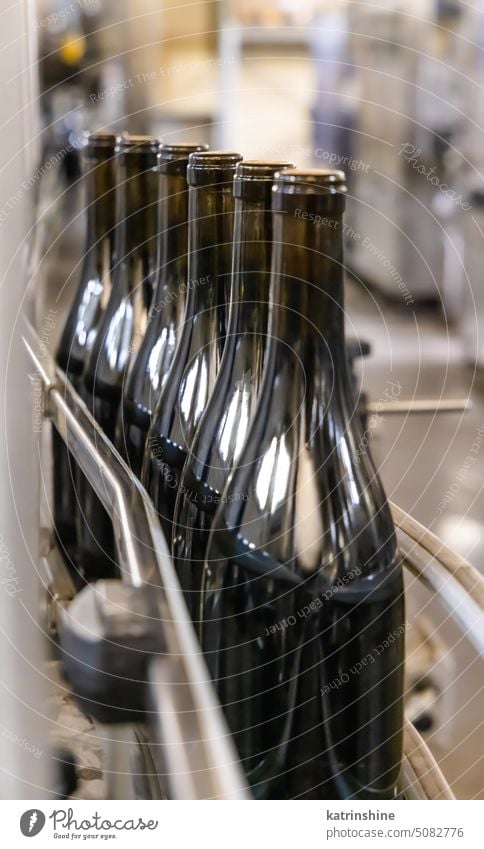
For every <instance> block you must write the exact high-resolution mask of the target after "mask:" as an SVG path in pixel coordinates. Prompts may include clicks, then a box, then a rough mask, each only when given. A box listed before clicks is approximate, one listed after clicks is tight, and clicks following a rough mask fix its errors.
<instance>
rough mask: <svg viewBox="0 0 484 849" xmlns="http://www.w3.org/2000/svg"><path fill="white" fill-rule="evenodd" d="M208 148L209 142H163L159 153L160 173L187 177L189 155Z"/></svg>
mask: <svg viewBox="0 0 484 849" xmlns="http://www.w3.org/2000/svg"><path fill="white" fill-rule="evenodd" d="M207 150H208V144H196V143H188V142H187V143H186V144H162V145H161V147H160V150H159V153H158V164H159V167H160V174H176V175H180V176H183V177H186V172H187V167H188V157H189V156H190V154H192V153H202V152H203V151H207Z"/></svg>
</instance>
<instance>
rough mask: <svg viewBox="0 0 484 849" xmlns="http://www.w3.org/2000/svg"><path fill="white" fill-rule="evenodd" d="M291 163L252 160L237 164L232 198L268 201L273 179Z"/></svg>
mask: <svg viewBox="0 0 484 849" xmlns="http://www.w3.org/2000/svg"><path fill="white" fill-rule="evenodd" d="M285 168H294V164H293V163H292V162H285V161H283V160H280V159H277V160H271V159H252V160H247V161H243V162H239V163H238V165H237V166H236V168H235V174H234V197H236V198H241V199H242V200H256V201H257V200H269V201H270V198H271V194H272V185H273V183H274V177H275V175H276V174H278V173H279V172H282V171H283V170H284V169H285Z"/></svg>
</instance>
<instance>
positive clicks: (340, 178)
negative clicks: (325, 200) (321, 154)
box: [274, 168, 346, 195]
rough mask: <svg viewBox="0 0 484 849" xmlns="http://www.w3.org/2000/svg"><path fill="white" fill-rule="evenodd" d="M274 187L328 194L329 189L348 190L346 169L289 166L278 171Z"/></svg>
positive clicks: (301, 193)
mask: <svg viewBox="0 0 484 849" xmlns="http://www.w3.org/2000/svg"><path fill="white" fill-rule="evenodd" d="M274 184H275V186H274V188H275V189H280V190H281V191H285V192H288V193H289V194H300V195H305V194H308V195H317V194H322V195H327V193H328V191H330V192H331V191H333V192H341V191H346V175H345V173H344V171H335V170H332V169H325V168H288V169H287V170H285V171H281V173H277V174H276V175H275V178H274Z"/></svg>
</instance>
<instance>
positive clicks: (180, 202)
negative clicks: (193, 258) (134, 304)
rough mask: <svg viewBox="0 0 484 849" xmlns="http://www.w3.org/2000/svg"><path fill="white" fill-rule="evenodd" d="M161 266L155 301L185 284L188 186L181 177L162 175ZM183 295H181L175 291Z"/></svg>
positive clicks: (177, 175) (160, 207)
mask: <svg viewBox="0 0 484 849" xmlns="http://www.w3.org/2000/svg"><path fill="white" fill-rule="evenodd" d="M159 179H160V204H159V210H160V218H159V222H160V224H159V229H160V238H159V252H160V253H159V263H158V268H159V271H158V280H157V289H156V298H158V297H159V298H163V297H165V296H166V294H167V292H168V291H170V292H171V291H173V290H175V289H179V288H180V286H181V285H183V284H186V280H187V266H188V251H187V244H188V186H187V181H186V178H185V177H184V176H183V175H181V174H161V175H160V178H159ZM176 294H177V295H181V293H180V292H178V291H177V292H176Z"/></svg>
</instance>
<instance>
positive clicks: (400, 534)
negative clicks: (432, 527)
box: [391, 504, 484, 655]
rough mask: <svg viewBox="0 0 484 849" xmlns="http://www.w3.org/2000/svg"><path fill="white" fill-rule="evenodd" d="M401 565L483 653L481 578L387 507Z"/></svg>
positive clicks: (426, 532)
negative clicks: (395, 535)
mask: <svg viewBox="0 0 484 849" xmlns="http://www.w3.org/2000/svg"><path fill="white" fill-rule="evenodd" d="M391 510H392V515H393V520H394V522H395V525H396V527H397V538H398V545H399V548H400V551H401V552H402V555H403V557H404V561H405V565H406V566H407V567H408V568H409V569H410V571H411V572H412V573H413V574H414V575H416V576H417V577H418V578H419V580H421V581H422V582H423V583H424V584H425V585H426V586H427V587H428V588H429V589H430V590H432V591H433V592H434V593H435V594H436V596H437V597H438V598H439V600H440V601H441V602H442V603H443V604H444V605H445V606H446V608H447V610H448V611H449V612H450V613H451V615H452V617H453V618H454V619H455V621H456V622H457V623H458V624H459V626H460V627H461V629H462V630H463V632H464V633H465V635H466V637H467V639H468V640H469V642H471V643H472V645H473V646H474V648H475V649H476V650H477V651H478V652H479V654H481V655H483V654H484V577H483V576H482V575H481V574H480V572H478V571H477V569H475V567H474V566H472V565H471V564H470V563H468V561H467V560H465V559H464V558H463V557H461V556H460V555H459V554H457V552H455V551H453V550H452V549H451V548H449V547H448V546H447V545H445V543H444V542H442V540H440V539H439V538H438V537H436V536H435V534H433V533H432V532H431V531H429V530H427V528H425V527H424V526H423V525H421V524H420V523H419V522H417V521H416V519H414V518H413V517H412V516H409V514H408V513H405V511H404V510H402V509H401V507H397V505H396V504H391Z"/></svg>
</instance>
